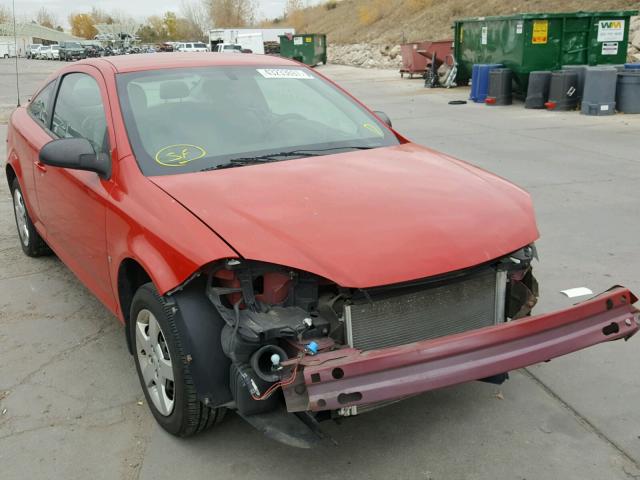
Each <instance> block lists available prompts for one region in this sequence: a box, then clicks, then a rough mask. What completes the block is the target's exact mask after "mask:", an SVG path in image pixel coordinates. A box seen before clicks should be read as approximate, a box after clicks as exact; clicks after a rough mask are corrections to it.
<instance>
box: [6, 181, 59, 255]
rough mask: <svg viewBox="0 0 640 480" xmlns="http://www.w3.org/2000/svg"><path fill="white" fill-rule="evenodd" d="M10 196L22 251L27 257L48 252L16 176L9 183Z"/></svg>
mask: <svg viewBox="0 0 640 480" xmlns="http://www.w3.org/2000/svg"><path fill="white" fill-rule="evenodd" d="M11 198H13V213H14V216H15V219H16V228H17V229H18V237H19V239H20V246H21V247H22V251H23V252H24V253H25V255H27V256H28V257H41V256H43V255H48V254H50V253H51V249H49V247H48V246H47V244H46V243H45V241H44V240H43V239H42V237H41V236H40V234H39V233H38V231H37V230H36V227H35V226H34V225H33V222H32V221H31V216H30V215H29V212H28V211H27V204H26V203H25V200H24V196H23V195H22V190H21V189H20V184H19V183H18V179H17V178H14V179H13V182H12V183H11Z"/></svg>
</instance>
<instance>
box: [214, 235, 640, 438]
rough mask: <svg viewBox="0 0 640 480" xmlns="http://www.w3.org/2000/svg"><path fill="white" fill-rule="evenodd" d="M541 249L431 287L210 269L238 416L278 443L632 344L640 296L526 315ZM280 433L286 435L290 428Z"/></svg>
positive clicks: (256, 265) (624, 293) (280, 270)
mask: <svg viewBox="0 0 640 480" xmlns="http://www.w3.org/2000/svg"><path fill="white" fill-rule="evenodd" d="M535 256H536V252H535V247H534V246H533V245H531V246H527V247H525V248H522V249H520V250H518V251H516V252H513V253H512V254H510V255H507V256H505V257H503V258H500V259H497V260H496V261H493V262H490V263H488V264H485V265H481V266H478V267H475V268H471V269H467V270H464V271H459V272H453V273H450V274H446V275H442V276H438V277H431V278H427V279H423V280H418V281H413V282H408V283H403V284H396V285H389V286H384V287H374V288H368V289H353V288H347V287H342V286H339V285H336V284H335V283H333V282H331V281H329V280H327V279H325V278H322V277H319V276H316V275H313V274H311V273H307V272H301V271H297V270H294V269H291V268H288V267H284V266H279V265H273V264H267V263H261V262H254V261H245V260H236V259H233V260H228V261H226V262H224V263H221V264H217V265H216V266H215V267H214V268H211V270H210V271H208V272H207V282H206V292H207V297H208V299H209V300H210V302H211V303H212V304H213V305H214V307H215V310H217V312H218V313H219V314H220V316H221V317H222V319H223V320H224V325H223V327H222V331H221V335H220V337H221V342H222V351H223V352H224V354H225V355H226V357H227V358H228V359H229V361H230V371H229V387H230V393H231V397H232V401H231V402H230V403H229V405H230V406H232V407H233V408H234V409H236V410H237V412H238V413H239V414H240V415H241V416H243V417H244V418H245V419H247V420H248V421H250V422H251V423H252V424H254V425H255V426H257V427H258V428H260V429H261V430H263V431H265V432H270V433H271V434H272V436H274V437H275V438H277V439H278V440H281V441H285V442H287V443H290V444H296V445H297V446H304V445H303V444H304V443H305V442H302V444H297V443H296V442H295V441H292V440H291V439H292V438H295V437H296V436H297V433H296V432H297V431H298V430H297V427H296V425H294V424H291V420H290V419H291V418H296V417H294V416H292V415H287V412H289V413H296V415H297V418H298V420H301V422H299V425H303V426H304V427H305V428H306V429H307V430H308V427H311V429H312V430H314V431H317V425H316V420H321V419H326V418H332V417H335V416H347V415H353V414H355V413H360V412H362V411H365V410H367V409H371V408H374V407H376V406H380V405H384V404H387V403H389V402H392V401H396V400H398V399H402V398H405V397H408V396H411V395H415V394H418V393H421V392H424V391H428V390H432V389H436V388H441V387H445V386H449V385H454V384H458V383H462V382H467V381H471V380H481V379H485V380H488V381H493V382H501V381H503V380H504V379H505V378H506V374H507V372H509V371H510V370H513V369H516V368H521V367H524V366H527V365H531V364H533V363H537V362H540V361H545V360H550V359H552V358H554V357H557V356H560V355H563V354H566V353H569V352H573V351H576V350H579V349H581V348H585V347H587V346H590V345H594V344H596V343H600V342H603V341H607V340H615V339H618V338H628V337H630V336H631V335H633V334H634V333H636V331H637V330H638V314H637V310H636V309H635V308H634V307H633V306H632V304H633V303H634V302H635V301H636V298H635V297H634V296H633V295H632V294H631V293H630V292H629V291H628V290H626V289H624V288H622V287H616V288H614V289H612V290H610V291H609V292H606V293H604V294H602V295H600V296H598V297H596V298H594V299H591V300H588V301H586V302H583V303H581V304H578V305H575V306H573V307H570V308H567V309H565V310H561V311H559V312H554V313H550V314H544V315H539V316H530V313H531V309H532V308H533V306H534V305H535V303H536V301H537V296H538V286H537V282H536V280H535V278H534V277H533V274H532V270H531V262H532V260H533V259H534V258H535ZM283 432H284V433H283Z"/></svg>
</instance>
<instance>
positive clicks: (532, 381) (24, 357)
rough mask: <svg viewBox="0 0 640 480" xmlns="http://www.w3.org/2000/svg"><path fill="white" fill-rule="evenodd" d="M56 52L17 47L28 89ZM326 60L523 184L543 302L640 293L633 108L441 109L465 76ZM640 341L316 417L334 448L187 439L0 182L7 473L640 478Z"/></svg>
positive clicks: (2, 82)
mask: <svg viewBox="0 0 640 480" xmlns="http://www.w3.org/2000/svg"><path fill="white" fill-rule="evenodd" d="M59 65H61V64H60V63H59V62H45V61H31V62H28V61H22V62H21V69H22V71H23V75H22V77H21V89H22V93H23V97H25V98H26V97H28V96H29V94H31V93H32V92H33V90H34V89H35V87H36V85H37V84H38V83H39V82H40V81H41V80H42V79H43V78H44V77H45V76H46V75H47V74H48V72H51V71H52V70H53V69H55V68H56V67H57V66H59ZM12 69H13V63H12V62H11V61H6V60H0V122H2V121H3V120H2V118H3V115H4V118H6V114H7V113H8V111H9V109H10V108H11V107H12V106H13V105H15V100H12V98H15V96H14V95H15V94H14V93H13V92H14V90H13V89H14V85H15V78H14V77H13V76H12V75H11V72H12ZM321 71H322V72H323V73H325V74H327V75H329V76H330V77H331V78H333V79H335V80H336V81H338V82H339V83H340V84H341V85H343V86H345V87H346V88H347V89H349V90H350V91H351V92H352V93H354V94H355V95H356V96H358V97H359V98H360V99H362V100H364V101H365V103H367V104H368V105H370V106H371V107H373V108H374V109H376V110H383V111H385V112H386V113H387V114H389V116H390V117H391V118H392V119H393V121H394V125H395V127H396V128H397V129H398V130H399V131H400V132H402V133H403V134H405V135H406V136H408V137H409V138H411V139H412V140H415V141H417V142H419V143H423V144H426V145H429V146H432V147H434V148H435V149H438V150H442V151H444V152H446V153H448V154H451V155H454V156H456V157H458V158H461V159H463V160H466V161H469V162H471V163H474V164H476V165H479V166H481V167H483V168H486V169H488V170H491V171H493V172H495V173H497V174H499V175H501V176H503V177H506V178H508V179H509V180H512V181H514V182H515V183H517V184H519V185H521V186H523V187H524V188H526V189H527V190H528V191H530V192H531V194H532V195H533V197H534V202H535V205H536V209H537V214H538V221H539V227H540V231H541V235H542V238H541V240H540V241H539V242H538V249H539V252H540V258H541V262H540V263H539V264H538V265H537V266H536V268H537V277H538V279H539V281H540V284H541V293H542V300H541V302H540V304H539V306H538V307H537V312H544V311H549V310H551V309H555V308H559V307H562V306H565V305H568V304H570V300H568V299H566V298H564V297H562V296H561V295H560V294H559V290H561V289H564V288H569V287H575V286H582V285H585V286H588V287H590V288H592V289H593V290H594V291H601V290H604V289H606V288H608V287H610V286H612V285H614V284H623V285H626V286H628V287H630V288H631V289H632V290H634V291H636V292H640V277H639V276H638V271H640V255H638V238H640V224H639V223H638V214H639V213H640V207H639V205H640V189H639V188H638V183H639V180H640V157H639V155H638V152H639V151H640V134H639V133H638V132H640V118H637V117H640V116H636V117H633V116H623V115H617V116H615V117H602V118H597V117H584V116H581V115H579V114H577V113H548V112H538V111H528V110H524V109H523V108H522V106H521V105H514V106H512V107H502V108H500V107H494V108H490V107H484V106H479V105H461V106H451V105H448V104H447V102H448V101H449V100H452V99H464V98H466V97H467V96H468V92H467V90H466V89H456V90H451V91H444V90H436V91H429V90H426V89H424V88H422V86H421V82H420V81H419V80H413V81H410V80H407V79H405V80H401V79H400V78H399V75H398V74H397V73H396V72H393V71H384V70H360V69H356V68H350V67H341V66H327V67H324V68H322V69H321ZM5 134H6V126H5V125H1V124H0V139H4V138H5ZM5 145H6V144H5V142H4V141H2V142H0V156H1V157H2V158H3V159H4V158H5V156H6V155H5ZM638 341H640V340H639V339H638V338H633V339H632V340H631V341H629V342H627V343H625V342H616V343H612V344H606V345H600V346H597V347H595V348H591V349H588V350H585V351H582V352H578V353H575V354H573V355H570V356H567V357H564V358H561V359H556V360H554V361H552V362H550V363H547V364H544V365H538V366H535V367H532V368H530V369H527V370H522V371H517V372H514V373H513V374H512V378H511V380H510V381H509V382H507V383H506V384H504V385H502V386H500V387H496V386H493V385H488V384H483V383H477V382H476V383H471V384H466V385H461V386H457V387H453V388H447V389H443V390H439V391H435V392H431V393H427V394H424V395H421V396H419V397H415V398H412V399H410V400H407V401H405V402H401V403H398V404H395V405H393V406H390V407H387V408H386V409H382V410H377V411H375V412H372V413H369V414H365V415H362V416H358V417H355V418H351V419H348V420H346V421H343V422H342V423H341V424H340V425H338V424H336V423H327V424H325V425H324V428H325V429H326V430H327V432H329V433H330V434H331V435H333V436H334V438H335V439H336V440H337V442H338V443H339V445H338V446H334V445H331V444H325V445H322V446H321V447H319V448H317V449H315V450H312V451H305V450H293V449H289V448H287V447H284V446H282V445H279V444H276V443H273V442H272V441H270V440H267V439H266V438H264V437H263V436H262V435H261V434H259V433H257V432H256V431H254V430H253V429H252V428H251V427H249V426H248V425H246V424H245V423H244V422H242V421H241V420H240V419H239V418H238V417H236V416H235V415H229V416H228V417H227V418H226V419H225V421H224V422H223V423H222V424H221V425H220V427H219V428H218V429H215V430H214V431H212V432H209V433H207V434H205V435H202V436H199V437H196V438H193V439H189V440H180V439H176V438H173V437H171V436H169V435H168V434H165V433H164V432H163V431H161V430H160V429H159V428H158V427H157V426H156V425H155V424H154V422H153V421H152V418H151V415H150V414H149V413H148V411H147V407H146V406H145V405H143V404H142V399H143V395H142V392H141V390H140V387H139V385H138V380H137V378H136V373H135V368H134V364H133V360H132V358H131V357H130V356H129V355H128V354H127V351H126V347H125V343H124V337H123V334H122V331H121V328H120V326H119V324H118V322H117V321H116V319H115V318H113V317H112V316H111V315H110V314H109V313H108V312H107V311H106V310H105V309H104V308H103V307H102V306H101V304H100V303H99V302H98V301H97V300H95V299H94V298H93V297H92V296H91V295H90V294H89V293H88V291H87V290H86V289H85V288H84V287H83V286H82V285H81V284H80V283H79V282H78V281H77V280H76V279H75V277H74V276H73V275H72V274H71V273H70V272H69V271H68V270H67V269H66V268H65V267H64V266H63V265H62V264H61V263H60V262H59V261H58V260H57V259H56V258H55V257H50V258H44V259H29V258H27V257H25V256H24V255H23V254H22V252H21V250H20V246H19V244H18V238H17V235H16V233H15V225H14V220H13V212H12V205H11V202H10V196H9V193H8V189H7V186H6V183H5V182H4V181H2V182H0V465H2V467H1V468H2V474H1V475H0V476H1V477H2V478H3V480H9V479H25V478H29V479H50V478H56V479H57V478H64V479H87V478H92V479H103V478H104V479H121V478H141V479H151V478H153V479H156V480H157V479H159V478H193V479H198V478H205V477H206V478H215V479H226V478H242V479H252V478H256V479H257V478H260V479H272V478H273V479H278V480H280V479H282V478H308V477H313V478H318V479H325V478H326V479H330V478H331V479H334V478H354V479H361V478H371V479H374V478H375V479H378V478H379V479H389V478H394V479H424V480H426V479H438V480H439V479H443V480H456V479H468V480H472V479H474V480H475V479H514V480H521V479H528V480H535V479H556V478H557V479H563V480H569V479H580V480H583V479H630V478H640V409H639V408H638V398H640V382H639V381H638V374H637V365H638V364H639V363H640V350H639V349H638V347H637V345H638Z"/></svg>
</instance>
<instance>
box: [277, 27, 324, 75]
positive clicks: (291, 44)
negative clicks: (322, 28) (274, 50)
mask: <svg viewBox="0 0 640 480" xmlns="http://www.w3.org/2000/svg"><path fill="white" fill-rule="evenodd" d="M280 56H281V57H286V58H292V59H293V60H297V61H299V62H302V63H305V64H307V65H311V66H312V67H313V66H315V65H318V64H319V63H322V64H325V63H327V36H326V35H324V34H320V33H304V34H299V35H280Z"/></svg>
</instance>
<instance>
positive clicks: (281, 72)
mask: <svg viewBox="0 0 640 480" xmlns="http://www.w3.org/2000/svg"><path fill="white" fill-rule="evenodd" d="M257 70H258V73H259V74H260V75H262V76H263V77H264V78H298V79H303V80H309V79H313V76H312V75H310V74H309V73H307V72H305V71H304V70H293V69H291V68H258V69H257Z"/></svg>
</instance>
